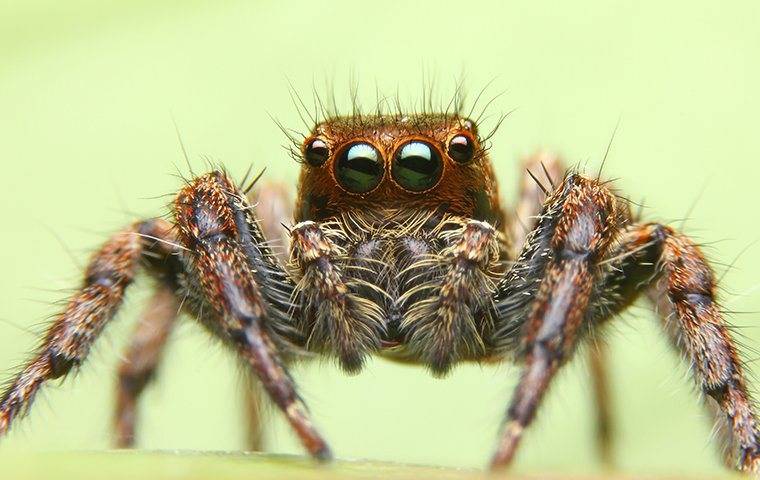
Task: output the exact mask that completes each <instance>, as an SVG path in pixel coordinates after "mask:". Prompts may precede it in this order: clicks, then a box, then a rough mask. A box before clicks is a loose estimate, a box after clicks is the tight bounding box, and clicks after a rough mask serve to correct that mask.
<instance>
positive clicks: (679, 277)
mask: <svg viewBox="0 0 760 480" xmlns="http://www.w3.org/2000/svg"><path fill="white" fill-rule="evenodd" d="M612 258H613V259H616V261H615V262H614V263H613V265H611V269H610V272H611V274H610V285H612V286H613V287H614V288H613V289H612V290H611V293H612V294H613V295H614V297H616V298H612V299H610V300H609V301H608V302H606V304H607V305H608V308H610V307H609V306H611V308H613V309H619V308H621V307H624V306H626V305H627V304H629V303H630V302H631V301H632V299H633V298H634V297H635V295H636V294H637V293H639V292H642V291H645V290H648V291H649V294H650V298H652V299H653V300H654V301H655V302H656V304H657V306H658V311H659V312H660V314H661V315H663V324H664V328H665V330H666V331H667V332H668V333H669V335H670V336H671V338H672V339H673V341H674V343H675V345H676V346H677V347H678V349H679V351H680V352H681V353H682V355H683V356H684V357H685V358H686V359H687V360H688V361H689V363H690V364H691V366H692V368H691V370H692V372H693V374H694V376H695V379H696V381H697V384H698V385H699V387H700V389H701V391H702V392H703V393H704V395H705V398H706V399H707V401H708V402H709V403H708V404H709V406H710V407H711V409H712V410H713V411H715V412H716V413H717V414H718V419H719V422H720V425H719V429H720V430H721V432H722V433H723V434H724V435H723V438H724V442H725V443H726V444H725V445H724V447H725V449H726V454H727V458H728V460H727V462H728V463H729V464H730V465H732V466H733V467H734V468H738V469H741V470H746V471H752V472H757V471H758V470H760V430H759V429H758V421H757V416H756V414H755V407H754V404H753V402H752V398H751V396H750V394H749V391H748V389H747V384H746V380H745V373H744V368H743V364H742V362H741V360H740V358H739V355H738V352H737V347H736V344H735V342H734V341H733V339H732V338H731V335H730V330H729V326H728V324H727V323H726V321H725V320H724V318H723V315H722V314H721V312H720V309H719V306H718V303H717V300H716V291H717V287H716V281H715V277H714V274H713V272H712V269H711V268H710V266H709V265H708V263H707V261H706V260H705V258H704V256H703V254H702V252H701V251H700V249H699V248H698V247H697V246H696V245H695V244H694V243H693V242H692V241H691V240H689V239H688V238H687V237H685V236H684V235H682V234H680V233H678V232H677V231H675V230H674V229H672V228H670V227H668V226H664V225H659V224H654V223H650V224H642V225H634V226H631V227H629V228H628V229H627V230H626V231H625V233H624V235H623V237H622V239H621V241H620V245H619V246H618V247H617V249H616V252H615V253H614V254H613V255H612ZM650 287H651V288H650Z"/></svg>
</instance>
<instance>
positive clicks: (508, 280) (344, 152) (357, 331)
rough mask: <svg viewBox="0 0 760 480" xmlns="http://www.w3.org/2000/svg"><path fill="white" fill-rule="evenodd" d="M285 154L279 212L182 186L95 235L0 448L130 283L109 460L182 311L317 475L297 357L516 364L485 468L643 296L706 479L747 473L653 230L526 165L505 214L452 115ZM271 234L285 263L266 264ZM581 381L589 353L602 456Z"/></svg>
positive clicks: (700, 328) (743, 399)
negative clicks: (666, 343)
mask: <svg viewBox="0 0 760 480" xmlns="http://www.w3.org/2000/svg"><path fill="white" fill-rule="evenodd" d="M298 150H299V151H298V152H297V156H298V158H299V160H300V161H301V163H302V167H301V173H300V179H299V187H298V196H297V200H296V202H295V206H294V210H293V212H294V213H292V214H291V213H290V210H289V207H288V205H287V203H286V200H285V194H284V193H283V192H282V191H281V190H277V189H274V188H272V187H271V186H270V187H267V186H263V187H260V188H259V189H258V204H257V205H256V206H252V203H250V202H249V199H248V198H247V193H248V189H246V188H245V187H241V186H238V185H236V183H235V182H233V181H232V180H231V179H230V177H229V176H228V175H227V174H226V173H225V172H224V171H222V170H220V171H213V172H211V173H208V174H205V175H202V176H198V177H195V178H193V179H191V180H189V181H188V182H187V184H186V185H185V186H183V188H182V189H181V190H180V191H179V193H178V194H177V195H176V199H175V201H174V203H173V206H172V216H171V220H168V221H167V220H164V219H149V220H143V221H139V222H136V223H134V224H132V225H130V226H129V227H127V228H126V229H125V230H123V231H121V232H119V233H117V234H115V235H114V236H112V237H111V238H110V239H109V240H108V241H107V242H106V243H105V245H103V247H102V248H101V249H100V250H99V251H98V252H96V253H95V255H94V256H93V257H92V260H91V262H90V264H89V266H88V267H87V269H86V274H85V278H84V281H83V284H82V286H81V289H80V290H79V291H78V292H77V293H76V294H75V295H74V296H73V297H72V298H71V300H70V301H69V303H68V305H67V307H66V308H65V310H64V311H63V312H62V313H61V314H60V315H59V316H58V317H57V318H56V320H55V321H54V322H53V323H52V325H51V326H50V327H49V329H48V330H47V333H46V335H45V336H44V339H43V340H42V343H41V345H40V347H39V349H38V351H37V352H36V355H35V356H34V357H33V358H32V359H31V360H30V361H29V362H28V363H26V364H25V366H24V367H23V369H21V371H20V372H19V373H18V374H17V375H16V377H15V378H14V379H13V381H12V382H11V383H10V384H9V385H8V387H7V389H6V390H5V392H4V393H3V395H2V397H1V398H0V434H2V433H5V432H6V431H7V430H8V428H9V426H10V425H11V422H12V421H13V420H14V418H16V417H17V416H18V415H20V414H21V413H23V412H24V411H26V410H27V408H28V407H29V405H30V404H31V402H32V399H33V398H34V396H35V394H36V393H37V391H38V390H39V389H40V387H42V385H43V384H44V383H45V382H46V381H48V380H50V379H55V378H59V377H62V376H64V375H66V374H68V373H69V372H70V371H71V370H72V368H73V367H76V366H78V365H80V364H81V363H82V362H83V361H84V359H85V357H86V355H87V353H88V351H89V350H90V347H91V345H92V343H93V342H94V341H95V339H96V338H97V337H98V335H99V334H100V333H101V331H102V330H103V328H104V327H105V325H106V324H107V323H108V322H109V321H110V320H111V319H112V318H113V316H114V314H115V313H116V311H117V310H118V308H119V306H120V305H121V303H122V300H123V298H124V294H125V290H126V288H127V287H128V286H129V285H130V284H131V283H132V281H133V279H134V277H135V274H136V273H137V270H138V267H140V266H141V265H143V266H144V267H145V269H146V270H147V271H148V272H149V273H150V274H152V275H153V276H154V277H155V278H157V279H158V283H157V287H156V291H155V295H154V297H153V298H152V300H151V301H150V305H149V308H148V309H147V310H146V312H145V314H144V315H143V317H142V319H141V321H140V323H139V325H138V327H137V330H136V333H135V336H134V339H133V341H132V342H131V344H130V346H129V349H128V351H127V353H126V355H125V357H126V358H125V360H124V361H123V363H122V366H121V369H120V372H119V384H118V396H117V401H118V405H117V411H116V428H117V433H118V440H117V441H118V444H119V445H120V446H129V445H131V444H132V442H133V438H134V419H135V406H136V402H137V399H138V397H139V395H140V393H141V392H142V390H143V388H144V387H145V385H146V384H147V383H148V381H149V380H150V379H151V377H152V374H153V372H154V371H155V368H156V365H157V363H158V360H159V357H160V352H161V350H162V348H163V346H164V344H165V342H166V339H167V336H168V334H169V332H170V330H171V328H172V326H173V324H174V322H175V319H176V317H177V315H178V314H179V313H180V312H187V313H189V314H190V315H192V316H193V317H195V318H197V319H198V320H199V321H200V322H201V323H202V324H203V326H204V327H206V329H207V330H208V331H209V332H210V333H211V335H213V336H215V337H217V338H219V339H221V340H222V341H223V342H224V344H226V345H227V346H229V347H230V348H232V349H234V350H235V351H236V352H237V354H238V355H239V356H240V357H241V359H242V360H244V361H245V362H246V363H247V365H249V366H250V369H251V370H252V372H253V373H254V374H255V376H256V377H257V378H258V380H259V382H260V384H261V386H263V388H264V390H265V391H266V392H267V393H268V395H269V397H270V398H271V400H272V401H273V402H274V403H275V404H276V405H277V406H278V407H279V409H280V410H281V411H282V413H283V414H284V415H285V416H286V418H287V420H288V421H289V422H290V424H291V426H292V427H293V429H294V430H295V432H296V434H297V435H298V437H299V438H300V440H301V442H302V443H303V446H304V447H305V448H306V450H307V451H308V452H309V453H310V454H311V455H312V456H314V457H316V458H318V459H328V458H330V457H331V453H330V450H329V448H328V445H327V443H326V442H325V440H324V439H323V438H322V436H321V435H320V434H319V432H318V431H317V429H316V428H315V426H314V425H313V423H312V421H311V418H310V415H309V413H308V411H307V409H306V408H305V407H304V405H303V404H302V402H301V400H300V399H299V396H298V393H297V390H296V388H295V386H294V384H293V381H292V379H291V377H290V375H289V374H288V370H287V365H288V364H289V363H290V362H293V361H295V360H296V359H298V358H302V357H303V353H304V352H312V353H318V354H324V355H327V356H331V357H333V358H335V359H336V360H337V362H338V364H339V365H340V366H341V367H342V368H343V370H345V371H346V372H348V373H356V372H359V371H360V370H361V368H362V365H363V363H364V361H365V359H366V358H367V356H368V355H372V354H378V355H381V356H383V357H385V358H388V359H393V360H396V361H401V362H412V363H417V364H421V365H424V366H426V367H427V368H428V369H429V370H430V371H431V372H432V374H433V375H436V376H443V375H445V374H446V373H447V372H449V370H450V369H451V368H452V367H453V366H454V365H455V364H457V363H459V362H465V361H473V362H498V361H505V360H508V361H512V362H516V363H518V364H519V365H521V366H522V376H521V378H520V380H519V383H518V385H517V387H516V390H515V393H514V397H513V398H512V402H511V404H510V406H509V408H508V409H507V412H506V419H505V421H504V425H503V428H502V431H501V436H500V441H499V442H498V445H497V447H496V452H495V454H494V456H493V459H492V462H491V465H492V467H493V468H497V467H503V466H505V465H508V464H509V463H510V462H511V461H512V458H513V456H514V454H515V451H516V449H517V447H518V444H519V442H520V439H521V437H522V434H523V431H524V430H525V428H526V427H528V425H530V423H531V422H532V421H533V419H534V417H535V414H536V410H537V408H538V406H539V404H540V402H541V400H542V399H543V397H544V395H545V393H546V391H547V389H548V387H549V385H550V383H551V381H552V379H553V378H554V377H555V375H556V373H557V371H558V370H559V369H560V367H562V366H563V365H564V364H565V363H566V362H567V361H568V360H569V359H570V358H571V357H572V355H573V353H574V351H575V350H576V347H577V346H578V345H579V344H580V343H581V342H582V341H583V340H584V338H588V337H589V335H590V334H592V333H595V332H597V331H598V329H600V328H602V327H603V326H604V325H605V323H606V322H608V321H609V320H610V319H612V318H614V317H615V316H616V314H618V313H619V312H621V311H622V310H623V309H625V308H627V307H628V306H629V305H631V303H632V302H633V301H634V300H635V299H636V298H637V297H638V296H639V295H641V294H642V293H645V294H647V295H648V296H649V297H650V298H651V300H652V301H653V302H654V303H655V304H656V305H657V307H658V312H659V313H660V315H661V319H662V324H663V327H664V328H665V330H666V332H667V333H668V334H669V336H670V338H672V340H673V343H674V345H676V347H677V348H678V349H679V350H680V351H681V352H682V353H683V355H684V356H685V357H686V358H687V359H688V360H689V362H690V364H691V365H692V367H693V368H692V371H693V374H694V376H695V377H696V380H697V383H698V384H699V386H700V387H701V390H702V392H704V394H705V396H706V398H708V401H709V402H711V404H712V405H713V407H714V409H715V410H716V412H717V413H718V418H719V419H720V420H721V423H722V424H723V426H724V427H725V431H726V433H727V435H726V436H725V439H724V442H723V443H724V444H725V445H724V446H725V447H726V451H727V455H726V458H727V462H728V463H729V464H730V465H732V466H734V467H735V468H738V469H740V470H745V471H753V472H754V471H758V470H759V469H760V439H759V432H758V425H757V419H756V417H755V413H754V407H753V404H752V401H751V398H750V395H749V393H748V390H747V386H746V381H745V376H744V373H743V369H742V364H741V362H740V360H739V358H738V355H737V348H736V346H735V344H734V342H733V341H732V339H731V336H730V334H729V328H728V326H727V324H726V323H725V321H724V319H723V318H722V315H721V313H720V311H719V308H718V305H717V303H716V298H715V296H716V285H715V278H714V275H713V272H712V270H711V268H710V266H709V265H708V264H707V262H706V261H705V259H704V257H703V255H702V253H701V252H700V249H699V248H698V247H697V246H696V245H695V244H694V243H693V242H692V241H691V240H689V239H688V238H686V237H685V236H684V235H682V234H681V233H679V232H677V231H676V230H674V229H673V228H671V227H669V226H666V225H661V224H657V223H641V222H639V221H638V220H636V219H634V218H633V216H632V214H631V212H630V208H629V204H628V202H627V201H626V200H624V199H621V197H619V196H618V195H616V193H615V191H614V190H612V187H611V186H610V185H609V183H608V182H603V181H600V180H599V179H598V178H590V177H588V176H584V175H581V174H579V173H577V172H572V171H571V172H569V173H565V171H564V168H563V167H562V166H561V162H560V161H559V160H558V159H557V158H556V157H553V156H551V155H546V154H538V155H536V156H534V157H532V158H530V159H529V160H528V165H527V167H528V170H529V172H530V171H531V170H534V171H536V170H539V171H540V170H541V169H543V174H542V175H545V176H546V177H547V179H548V181H549V182H550V183H551V188H545V187H542V186H541V183H540V182H539V181H538V180H536V179H535V177H534V178H533V179H531V178H529V177H528V176H525V178H522V179H521V186H520V195H519V201H518V204H517V205H516V207H515V208H514V209H508V210H507V211H505V210H504V209H503V208H502V207H501V206H500V204H499V195H498V190H497V184H496V180H495V177H494V172H493V167H492V164H491V161H490V160H489V157H488V154H487V149H486V148H485V146H484V140H483V139H482V138H480V136H479V135H478V130H477V126H476V125H475V122H474V121H472V120H470V119H468V118H466V116H464V115H460V114H457V113H453V114H448V113H445V114H430V113H425V114H413V115H404V114H378V115H372V116H367V115H359V114H357V115H352V116H332V117H329V118H328V119H327V120H325V121H322V122H319V123H318V124H317V125H316V126H315V127H314V129H313V130H312V131H311V133H310V134H309V135H308V136H307V137H306V138H305V139H304V141H303V142H300V144H299V145H298ZM531 177H532V175H531ZM553 178H554V179H556V180H557V182H556V183H555V182H554V181H553V180H552V179H553ZM243 183H245V182H243ZM291 220H292V221H293V223H292V224H291ZM283 221H284V222H287V223H288V224H291V225H292V226H291V227H289V228H288V229H287V230H285V229H283V228H282V227H281V226H280V223H281V222H283ZM267 237H269V240H267ZM280 237H285V238H286V240H287V237H289V245H290V248H289V252H290V254H289V259H288V260H287V261H283V260H282V259H281V258H279V257H278V254H277V253H276V252H275V251H274V250H273V249H272V248H271V246H270V241H271V240H273V239H277V238H280ZM603 366H604V361H603V359H600V358H598V357H595V360H594V361H593V362H592V367H593V368H592V370H593V371H594V372H596V375H597V377H599V378H598V380H599V381H597V382H596V385H597V386H598V388H597V398H598V399H599V400H600V401H601V402H602V403H600V405H599V407H598V409H597V411H598V416H599V420H600V427H599V432H600V438H602V440H606V438H607V433H606V432H607V431H608V429H607V419H606V407H605V404H604V403H603V400H604V397H605V395H604V381H603V380H604V379H603V378H602V377H601V376H602V375H603V369H602V367H603ZM603 445H604V443H603Z"/></svg>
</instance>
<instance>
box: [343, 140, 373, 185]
mask: <svg viewBox="0 0 760 480" xmlns="http://www.w3.org/2000/svg"><path fill="white" fill-rule="evenodd" d="M383 174H384V170H383V159H382V157H381V156H380V152H378V151H377V149H376V148H375V147H373V146H372V145H370V144H369V143H364V142H356V143H352V144H350V145H348V146H347V147H346V148H345V149H343V152H342V153H341V154H340V155H339V156H338V161H337V162H335V178H336V179H337V180H338V183H340V185H341V187H343V188H345V189H346V190H347V191H349V192H351V193H367V192H369V191H371V190H374V189H375V187H377V186H378V185H379V184H380V181H381V180H382V179H383Z"/></svg>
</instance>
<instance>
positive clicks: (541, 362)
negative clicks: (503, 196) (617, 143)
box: [492, 175, 624, 468]
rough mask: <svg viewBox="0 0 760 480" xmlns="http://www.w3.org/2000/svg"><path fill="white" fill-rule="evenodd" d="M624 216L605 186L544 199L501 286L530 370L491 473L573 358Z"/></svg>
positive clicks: (577, 183) (589, 183)
mask: <svg viewBox="0 0 760 480" xmlns="http://www.w3.org/2000/svg"><path fill="white" fill-rule="evenodd" d="M623 214H624V213H623V212H619V211H618V208H617V204H616V199H615V197H614V195H613V194H612V193H611V192H609V191H608V190H607V189H606V188H605V187H604V186H602V185H600V184H599V183H598V182H595V181H593V180H589V179H586V178H584V177H581V176H578V175H571V176H568V177H567V178H566V179H565V181H564V182H563V185H562V186H561V187H560V188H559V189H558V190H557V191H556V192H555V193H554V194H552V195H551V197H550V198H549V199H548V200H547V203H546V207H545V208H544V211H543V213H542V215H541V217H540V220H539V225H538V227H537V229H536V230H534V232H532V233H531V235H530V236H529V238H528V241H527V243H526V246H525V248H524V249H523V254H522V255H521V256H520V258H519V259H518V261H517V263H516V264H515V266H513V268H512V269H511V270H510V272H508V274H507V275H506V276H505V279H504V281H503V282H502V283H501V284H500V287H499V290H498V291H497V294H496V300H497V313H498V315H499V318H501V319H509V318H512V319H515V318H517V324H518V325H520V326H521V328H520V330H522V332H521V334H520V336H519V338H520V339H521V340H520V345H519V351H520V352H521V355H522V356H523V357H524V361H525V367H524V369H523V374H522V376H521V378H520V381H519V383H518V386H517V388H516V391H515V395H514V397H513V400H512V403H511V405H510V407H509V409H508V410H507V416H506V422H505V426H504V429H503V431H502V437H501V441H500V443H499V445H498V447H497V450H496V453H495V454H494V457H493V459H492V467H493V468H497V467H501V466H505V465H507V464H508V463H509V462H510V461H511V460H512V458H513V456H514V454H515V451H516V449H517V446H518V444H519V441H520V439H521V437H522V433H523V431H524V429H525V428H526V427H527V426H528V425H529V424H530V423H531V422H532V421H533V419H534V417H535V413H536V410H537V408H538V405H539V403H540V402H541V400H542V399H543V396H544V394H545V392H546V390H547V389H548V387H549V384H550V382H551V380H552V379H553V377H554V375H555V374H556V372H557V370H558V369H559V368H560V367H561V366H562V365H563V364H564V363H565V361H566V360H567V359H568V358H569V357H570V355H571V354H572V353H573V351H574V348H575V346H576V344H577V342H578V337H579V334H580V333H581V331H582V330H581V327H582V326H583V325H584V323H585V320H586V316H587V310H588V307H589V304H590V300H591V295H592V290H593V289H592V286H593V285H594V282H595V280H596V279H597V277H598V276H599V272H598V268H597V262H598V261H599V260H600V259H602V258H603V257H604V256H605V254H606V253H607V251H608V249H609V247H610V245H611V243H612V241H613V240H614V235H615V233H616V231H617V229H618V228H619V226H620V223H621V222H622V221H623V218H624V217H623ZM519 317H522V318H519ZM514 328H515V326H514V325H509V324H507V325H506V326H505V329H504V330H502V332H501V333H502V335H505V336H512V335H513V333H514V332H513V329H514Z"/></svg>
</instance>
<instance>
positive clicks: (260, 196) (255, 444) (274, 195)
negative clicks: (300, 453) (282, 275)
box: [243, 182, 293, 452]
mask: <svg viewBox="0 0 760 480" xmlns="http://www.w3.org/2000/svg"><path fill="white" fill-rule="evenodd" d="M250 198H251V201H252V203H253V204H254V205H255V206H256V217H257V218H258V219H259V223H260V225H261V230H262V233H263V235H264V237H266V238H267V239H268V240H269V241H270V242H272V250H273V251H274V253H275V255H276V256H277V258H278V259H279V260H280V262H282V263H283V264H285V263H286V262H287V260H288V255H287V246H288V236H287V230H286V229H285V225H289V224H290V223H291V222H292V221H293V200H292V199H291V198H290V194H289V191H288V188H287V187H286V186H285V185H284V184H280V183H272V182H264V183H262V184H261V185H260V186H259V185H258V184H257V186H256V188H255V189H254V190H253V192H251V195H250ZM243 385H244V392H243V405H244V406H245V417H246V420H247V424H248V435H247V439H248V449H249V451H252V452H258V451H262V450H263V432H262V421H261V420H262V418H261V417H262V415H263V414H264V412H263V409H262V408H261V407H262V406H261V398H260V393H261V388H260V387H259V383H258V381H257V380H256V379H255V378H251V376H248V378H246V379H245V382H244V383H243Z"/></svg>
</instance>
